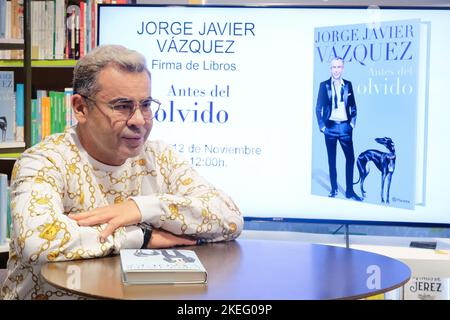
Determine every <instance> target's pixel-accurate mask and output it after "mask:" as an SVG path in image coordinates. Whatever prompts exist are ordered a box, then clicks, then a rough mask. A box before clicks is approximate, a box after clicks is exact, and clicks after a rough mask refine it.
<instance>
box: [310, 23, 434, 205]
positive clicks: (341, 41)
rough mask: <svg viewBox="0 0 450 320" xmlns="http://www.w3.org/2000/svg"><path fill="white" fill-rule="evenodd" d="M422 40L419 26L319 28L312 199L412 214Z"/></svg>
mask: <svg viewBox="0 0 450 320" xmlns="http://www.w3.org/2000/svg"><path fill="white" fill-rule="evenodd" d="M421 40H422V41H423V39H421V21H420V20H418V19H414V20H401V21H386V22H378V23H374V24H354V25H339V26H328V27H320V28H315V30H314V100H313V101H314V102H313V103H314V109H315V110H314V111H315V112H313V114H314V115H313V118H314V119H313V121H314V124H313V132H312V146H313V148H312V181H311V193H312V194H313V195H318V196H328V197H331V198H343V199H346V198H348V199H350V200H351V201H353V200H357V201H359V200H362V201H363V202H365V203H372V204H377V205H388V206H393V207H399V208H405V209H414V206H415V204H416V203H417V201H418V200H419V199H417V198H416V177H417V176H418V175H419V174H420V173H418V172H416V171H417V170H416V168H417V167H418V166H417V158H418V156H417V146H418V145H420V144H421V143H422V142H423V141H419V139H418V134H417V132H418V123H419V122H420V121H422V120H423V119H419V116H418V114H419V103H418V97H419V95H420V92H419V91H420V90H421V89H420V86H419V77H420V74H419V71H420V70H419V66H420V64H421V58H423V57H421V56H420V50H419V49H420V44H421ZM423 42H424V43H425V42H426V41H423ZM336 57H340V58H341V61H342V66H341V67H342V68H341V70H340V71H336V69H333V68H336V66H337V65H339V64H340V62H336V63H335V65H333V61H335V60H336ZM333 72H337V73H333ZM339 72H341V78H340V79H342V80H339V81H336V77H338V76H337V75H338V73H339ZM338 78H339V77H338ZM335 102H336V103H335ZM423 107H424V106H423V105H422V104H421V105H420V108H423ZM352 192H353V193H352ZM352 194H353V195H354V194H356V197H355V196H353V197H349V195H352ZM419 201H420V200H419Z"/></svg>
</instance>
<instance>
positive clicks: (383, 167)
mask: <svg viewBox="0 0 450 320" xmlns="http://www.w3.org/2000/svg"><path fill="white" fill-rule="evenodd" d="M375 141H376V142H378V143H380V144H382V145H383V146H385V147H386V148H387V149H388V150H389V152H381V151H379V150H374V149H370V150H366V151H364V152H362V153H361V154H360V155H359V157H358V159H357V160H356V166H357V167H358V171H359V179H358V181H356V182H354V183H353V184H357V183H358V182H360V181H361V184H360V187H361V194H362V196H363V197H366V192H365V191H364V180H365V179H366V177H367V175H368V174H369V162H370V161H372V162H373V163H374V164H375V165H376V166H377V168H378V170H380V171H381V202H382V203H384V185H385V181H386V178H387V192H386V203H389V190H390V188H391V180H392V174H393V173H394V170H395V158H396V156H395V147H394V142H393V141H392V139H391V138H388V137H384V138H376V139H375Z"/></svg>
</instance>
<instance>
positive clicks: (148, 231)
mask: <svg viewBox="0 0 450 320" xmlns="http://www.w3.org/2000/svg"><path fill="white" fill-rule="evenodd" d="M139 227H140V228H141V229H142V232H143V233H144V241H143V243H142V246H141V249H147V246H148V244H149V243H150V240H151V238H152V233H153V227H152V226H150V225H146V224H142V225H139Z"/></svg>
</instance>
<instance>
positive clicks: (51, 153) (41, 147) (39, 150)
mask: <svg viewBox="0 0 450 320" xmlns="http://www.w3.org/2000/svg"><path fill="white" fill-rule="evenodd" d="M74 152H75V153H77V152H78V148H77V147H76V145H75V143H74V142H73V140H72V139H71V137H70V133H69V132H68V131H65V132H63V133H55V134H53V135H51V136H48V137H46V138H45V139H44V140H42V141H41V142H39V143H37V144H35V145H34V146H32V147H30V148H29V149H27V150H25V152H24V153H23V154H22V156H21V157H20V158H19V160H21V159H28V158H32V159H34V160H39V159H45V160H49V159H54V160H62V159H64V158H68V157H71V156H73V155H74Z"/></svg>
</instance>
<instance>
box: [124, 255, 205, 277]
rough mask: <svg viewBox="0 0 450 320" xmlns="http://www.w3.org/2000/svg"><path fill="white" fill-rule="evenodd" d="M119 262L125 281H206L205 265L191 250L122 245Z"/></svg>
mask: <svg viewBox="0 0 450 320" xmlns="http://www.w3.org/2000/svg"><path fill="white" fill-rule="evenodd" d="M120 265H121V268H122V280H123V282H124V283H126V284H178V283H180V284H181V283H206V282H207V272H206V269H205V267H204V266H203V265H202V263H201V261H200V259H199V258H198V256H197V255H196V253H195V252H194V251H192V250H178V249H160V250H153V249H122V250H120Z"/></svg>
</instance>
